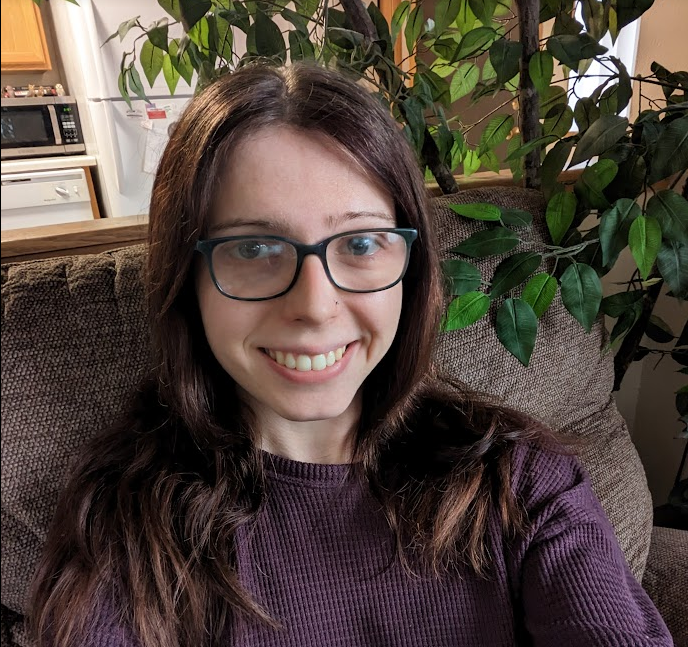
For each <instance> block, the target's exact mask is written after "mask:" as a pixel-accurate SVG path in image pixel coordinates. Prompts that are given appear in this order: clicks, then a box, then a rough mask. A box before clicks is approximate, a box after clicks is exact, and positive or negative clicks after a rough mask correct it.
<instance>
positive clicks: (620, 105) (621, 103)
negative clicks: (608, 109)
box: [610, 56, 633, 112]
mask: <svg viewBox="0 0 688 647" xmlns="http://www.w3.org/2000/svg"><path fill="white" fill-rule="evenodd" d="M610 59H611V60H612V62H613V63H614V65H615V66H616V68H617V69H618V70H619V85H618V87H617V91H616V109H617V111H618V112H621V111H622V110H623V109H624V108H625V107H626V106H627V105H628V103H629V101H630V100H631V97H632V96H633V86H632V85H631V77H630V75H629V74H628V70H627V69H626V66H625V65H624V64H623V62H622V61H621V60H620V59H618V58H616V56H610Z"/></svg>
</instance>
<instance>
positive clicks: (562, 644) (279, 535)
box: [92, 446, 673, 647]
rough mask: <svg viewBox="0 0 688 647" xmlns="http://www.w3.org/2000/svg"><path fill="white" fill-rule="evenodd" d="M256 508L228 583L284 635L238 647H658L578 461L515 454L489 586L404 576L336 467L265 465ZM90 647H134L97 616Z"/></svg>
mask: <svg viewBox="0 0 688 647" xmlns="http://www.w3.org/2000/svg"><path fill="white" fill-rule="evenodd" d="M265 458H266V465H267V467H268V486H269V491H268V497H267V501H266V505H265V508H264V510H263V512H262V513H261V514H260V516H259V518H258V519H257V521H256V522H255V523H254V524H252V526H251V527H250V528H249V527H246V528H243V529H242V530H241V532H240V533H239V534H238V536H237V549H238V563H239V570H240V577H241V581H242V582H243V584H244V586H245V587H246V588H247V589H248V591H249V592H250V593H251V594H252V595H253V596H254V599H256V600H257V601H259V602H260V603H262V604H263V605H264V606H265V607H266V608H267V609H268V611H270V612H271V613H272V615H273V617H276V618H278V619H279V620H281V622H282V623H283V626H284V629H283V630H281V631H280V630H275V629H270V628H265V627H263V626H261V625H259V624H258V623H254V622H247V621H245V620H244V621H237V622H236V624H235V625H234V626H232V627H231V628H230V630H229V631H228V635H227V643H226V644H227V645H228V646H229V645H237V646H242V647H249V646H250V647H258V646H260V647H270V646H275V647H291V646H293V647H325V646H327V647H402V646H404V647H507V646H508V647H512V646H513V645H519V646H520V645H535V646H537V647H545V646H552V647H583V646H585V647H593V646H595V647H605V646H609V647H621V646H624V647H645V646H646V647H665V646H670V645H672V644H673V642H672V640H671V638H670V636H669V634H668V631H667V629H666V626H665V625H664V622H663V621H662V619H661V618H660V616H659V614H658V612H657V610H656V609H655V608H654V606H653V605H652V602H651V601H650V600H649V598H648V597H647V595H646V594H645V592H644V591H643V589H642V588H641V586H640V585H639V584H638V582H637V581H636V580H635V578H634V577H633V575H632V574H631V572H630V571H629V569H628V566H627V565H626V562H625V560H624V557H623V555H622V553H621V550H620V549H619V546H618V543H617V540H616V537H615V536H614V531H613V530H612V527H611V525H610V523H609V521H608V519H607V517H606V515H605V514H604V512H603V511H602V508H601V506H600V504H599V502H598V500H597V499H596V497H595V495H594V494H593V492H592V490H591V488H590V482H589V480H588V477H587V474H586V473H585V472H584V470H583V469H582V467H581V465H580V463H579V462H578V460H577V459H575V458H572V457H569V456H562V455H558V454H555V453H551V452H547V451H544V450H541V449H535V448H533V447H526V446H521V447H519V448H518V449H517V450H516V452H515V455H514V480H513V483H514V488H515V490H516V491H517V493H518V495H519V496H520V497H521V499H522V500H523V502H524V504H525V506H526V509H527V511H528V515H529V519H530V522H531V529H530V531H529V532H528V534H527V536H525V537H523V538H521V539H519V540H517V541H514V542H513V543H511V544H510V545H507V544H506V543H505V541H503V540H502V539H501V537H500V533H499V531H498V525H497V518H496V516H494V517H493V518H492V520H491V525H490V533H489V536H490V538H489V544H490V546H489V548H490V554H491V557H492V560H493V575H492V576H491V578H490V579H489V580H484V579H480V578H478V577H476V576H474V575H472V574H471V573H470V572H469V571H468V570H467V571H466V572H465V573H464V574H463V575H462V576H461V577H456V576H452V577H448V578H447V579H445V580H443V581H437V580H434V579H431V578H428V579H423V578H410V577H409V576H408V575H407V574H406V573H405V571H404V570H403V568H402V566H401V564H400V563H399V562H398V560H392V561H390V560H391V556H392V546H393V543H392V537H391V533H390V531H389V529H388V527H387V524H386V521H385V519H384V516H383V515H382V513H381V512H380V509H379V505H378V504H377V503H376V501H375V500H374V499H373V498H372V497H371V495H370V494H369V493H368V491H367V489H366V488H365V487H363V486H361V485H360V484H357V483H356V482H354V481H352V480H350V479H347V466H346V465H316V464H310V463H299V462H296V461H292V460H288V459H285V458H281V457H278V456H273V455H270V454H266V455H265ZM92 629H93V630H94V635H96V636H98V638H97V639H96V640H94V643H93V644H94V645H98V646H99V647H105V646H107V647H130V646H131V647H133V646H134V645H137V643H136V641H134V640H133V639H132V638H131V636H130V634H129V632H128V631H127V630H126V629H125V628H123V627H118V626H116V624H115V622H114V620H113V618H112V616H109V615H108V614H104V615H103V616H101V617H100V621H99V622H98V623H96V624H95V625H94V626H92Z"/></svg>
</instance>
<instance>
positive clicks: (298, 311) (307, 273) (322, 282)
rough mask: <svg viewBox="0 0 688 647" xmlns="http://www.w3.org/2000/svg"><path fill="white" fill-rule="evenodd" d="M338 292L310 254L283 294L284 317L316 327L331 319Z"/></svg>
mask: <svg viewBox="0 0 688 647" xmlns="http://www.w3.org/2000/svg"><path fill="white" fill-rule="evenodd" d="M339 293H340V290H339V288H337V287H336V286H335V285H333V283H332V282H331V281H330V279H329V278H328V276H327V273H326V272H325V267H324V266H323V263H322V261H321V260H320V259H319V258H318V257H317V256H315V255H313V254H311V255H308V256H306V258H304V259H303V264H302V265H301V271H300V272H299V277H298V279H297V280H296V283H295V284H294V287H292V289H291V290H289V292H287V294H285V295H284V304H285V309H286V313H287V316H288V317H289V318H290V319H294V320H304V321H309V322H310V323H315V324H320V323H323V322H325V321H327V320H329V319H331V318H332V317H333V316H334V315H335V313H336V311H337V304H338V302H339V301H340V300H341V299H340V294H339Z"/></svg>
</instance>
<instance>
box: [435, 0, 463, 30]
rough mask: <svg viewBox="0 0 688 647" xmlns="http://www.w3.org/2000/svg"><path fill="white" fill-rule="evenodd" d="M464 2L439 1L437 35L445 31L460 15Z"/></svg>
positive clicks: (436, 9) (436, 14)
mask: <svg viewBox="0 0 688 647" xmlns="http://www.w3.org/2000/svg"><path fill="white" fill-rule="evenodd" d="M462 1H463V0H438V2H437V3H436V4H435V30H436V33H438V34H439V33H440V32H442V31H444V30H445V29H446V28H447V27H449V25H451V24H452V23H453V22H454V21H455V20H456V17H457V16H458V15H459V9H460V8H461V3H462Z"/></svg>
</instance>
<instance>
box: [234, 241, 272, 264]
mask: <svg viewBox="0 0 688 647" xmlns="http://www.w3.org/2000/svg"><path fill="white" fill-rule="evenodd" d="M232 251H233V254H232V255H233V256H236V257H237V258H240V259H241V260H244V261H252V260H255V259H263V258H268V257H269V256H278V255H279V254H280V253H281V252H282V247H281V245H278V244H274V243H272V244H270V243H266V242H264V241H260V240H243V241H241V242H238V243H237V244H236V246H235V247H234V249H233V250H232Z"/></svg>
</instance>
